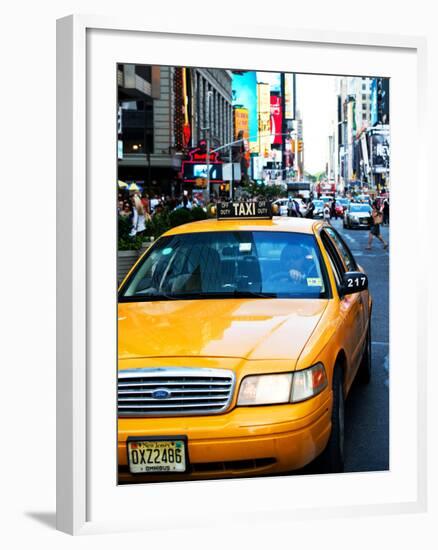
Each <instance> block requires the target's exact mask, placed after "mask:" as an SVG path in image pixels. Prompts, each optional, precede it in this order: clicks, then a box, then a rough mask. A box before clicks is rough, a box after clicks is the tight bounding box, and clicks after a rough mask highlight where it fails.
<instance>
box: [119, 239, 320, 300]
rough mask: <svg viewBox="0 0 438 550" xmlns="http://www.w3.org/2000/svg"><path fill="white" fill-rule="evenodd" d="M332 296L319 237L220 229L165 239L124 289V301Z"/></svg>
mask: <svg viewBox="0 0 438 550" xmlns="http://www.w3.org/2000/svg"><path fill="white" fill-rule="evenodd" d="M245 297H250V298H327V297H328V285H327V275H326V271H325V269H324V264H323V262H322V259H321V255H320V251H319V248H318V245H317V243H316V240H315V238H314V236H313V235H309V234H301V233H289V232H288V233H286V232H274V231H272V232H271V231H218V232H205V233H186V234H179V235H172V236H167V237H162V238H160V239H159V241H157V243H156V244H155V245H154V246H153V248H152V249H151V251H150V252H149V253H148V254H146V255H145V257H144V258H143V261H141V262H140V263H139V265H137V267H136V269H135V270H134V271H133V273H132V274H131V275H130V276H129V278H128V280H127V281H126V282H125V284H124V285H123V287H122V289H121V291H120V295H119V300H120V301H121V302H132V301H134V302H135V301H152V300H172V299H190V300H193V299H202V298H218V299H220V298H245Z"/></svg>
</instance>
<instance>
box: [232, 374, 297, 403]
mask: <svg viewBox="0 0 438 550" xmlns="http://www.w3.org/2000/svg"><path fill="white" fill-rule="evenodd" d="M291 384H292V373H290V372H289V373H285V374H263V375H261V376H247V377H246V378H244V379H243V380H242V383H241V384H240V391H239V397H238V399H237V405H274V404H279V403H289V401H290V394H291Z"/></svg>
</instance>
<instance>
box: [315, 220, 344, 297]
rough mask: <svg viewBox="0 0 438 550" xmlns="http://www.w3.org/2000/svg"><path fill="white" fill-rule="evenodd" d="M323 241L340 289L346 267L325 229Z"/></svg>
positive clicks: (322, 232) (322, 236) (322, 234)
mask: <svg viewBox="0 0 438 550" xmlns="http://www.w3.org/2000/svg"><path fill="white" fill-rule="evenodd" d="M321 240H322V242H323V244H324V248H325V251H326V252H327V255H328V257H329V260H330V264H331V267H332V271H333V274H334V276H335V279H336V285H337V287H338V288H340V286H341V281H342V275H343V274H344V273H345V267H344V264H343V262H342V260H341V257H340V255H339V253H338V252H337V250H336V248H335V246H334V244H333V242H332V241H331V239H330V238H329V236H328V235H327V234H326V230H325V229H324V230H323V231H321Z"/></svg>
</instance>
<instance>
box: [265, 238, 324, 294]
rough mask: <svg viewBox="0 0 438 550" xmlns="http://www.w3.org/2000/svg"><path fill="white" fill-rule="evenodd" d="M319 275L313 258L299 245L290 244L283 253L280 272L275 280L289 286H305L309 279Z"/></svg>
mask: <svg viewBox="0 0 438 550" xmlns="http://www.w3.org/2000/svg"><path fill="white" fill-rule="evenodd" d="M316 275H317V273H316V269H315V262H314V259H313V256H312V255H311V254H310V253H309V252H308V251H307V249H306V248H305V247H303V246H301V245H299V244H288V245H286V246H285V247H284V248H283V250H282V251H281V255H280V270H279V272H277V273H276V276H275V279H276V281H278V283H280V284H283V285H285V286H286V287H287V286H295V285H305V286H307V279H308V277H315V276H316Z"/></svg>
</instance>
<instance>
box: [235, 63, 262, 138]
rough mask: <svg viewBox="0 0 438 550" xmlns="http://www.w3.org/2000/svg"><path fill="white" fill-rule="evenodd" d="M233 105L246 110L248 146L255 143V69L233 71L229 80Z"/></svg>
mask: <svg viewBox="0 0 438 550" xmlns="http://www.w3.org/2000/svg"><path fill="white" fill-rule="evenodd" d="M231 87H232V102H233V106H240V107H244V108H246V109H247V110H248V131H249V136H248V139H249V142H250V146H251V148H252V147H255V146H256V145H257V133H258V118H257V78H256V73H255V71H245V72H242V71H239V72H238V73H234V72H233V77H232V81H231Z"/></svg>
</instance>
